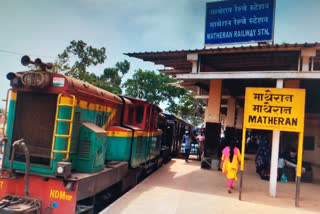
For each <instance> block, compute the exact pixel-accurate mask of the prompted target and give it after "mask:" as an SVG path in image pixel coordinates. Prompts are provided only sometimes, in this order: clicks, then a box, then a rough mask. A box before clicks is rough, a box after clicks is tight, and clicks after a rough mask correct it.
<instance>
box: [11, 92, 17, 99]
mask: <svg viewBox="0 0 320 214" xmlns="http://www.w3.org/2000/svg"><path fill="white" fill-rule="evenodd" d="M11 100H14V101H16V100H17V92H12V93H11Z"/></svg>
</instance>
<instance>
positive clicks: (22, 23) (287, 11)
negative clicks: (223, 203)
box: [0, 0, 320, 107]
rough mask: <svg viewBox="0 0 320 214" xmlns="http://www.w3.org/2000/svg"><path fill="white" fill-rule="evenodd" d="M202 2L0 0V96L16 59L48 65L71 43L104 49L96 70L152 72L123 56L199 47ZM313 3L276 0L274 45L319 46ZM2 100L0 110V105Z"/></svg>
mask: <svg viewBox="0 0 320 214" xmlns="http://www.w3.org/2000/svg"><path fill="white" fill-rule="evenodd" d="M206 2H207V1H205V0H68V1H66V0H1V1H0V27H1V28H0V29H1V34H0V66H1V70H0V98H1V99H2V98H5V96H6V91H7V89H8V88H9V81H8V80H7V79H6V77H5V75H6V74H7V73H8V72H17V71H22V70H25V69H26V68H25V67H23V66H22V65H21V64H20V58H21V55H18V54H9V53H5V52H3V51H11V52H15V53H21V54H28V55H30V56H31V58H33V59H34V58H36V57H38V56H41V58H42V60H43V61H54V60H55V57H56V56H57V55H58V54H59V53H61V52H62V51H63V50H64V48H65V47H66V46H67V45H68V44H69V42H70V41H71V40H83V41H85V42H86V43H88V44H89V45H92V46H94V47H98V48H100V47H106V49H107V57H108V59H107V61H106V63H105V64H104V65H102V66H98V67H96V68H92V70H91V71H92V72H96V73H99V72H102V70H103V68H105V67H107V66H113V65H114V64H115V63H116V62H117V61H121V60H124V59H127V60H128V61H129V62H131V70H130V74H129V75H128V76H127V77H126V78H128V77H130V76H131V75H132V73H133V72H134V70H136V69H138V68H142V69H149V70H156V69H157V68H159V67H156V66H154V65H153V64H152V63H147V62H143V61H141V60H137V59H134V58H129V57H127V56H125V55H123V53H126V52H144V51H165V50H177V49H194V48H202V47H203V43H204V21H205V3H206ZM319 11H320V1H319V0H303V1H296V0H294V1H293V0H277V4H276V22H275V23H276V24H275V36H274V38H275V43H279V44H281V43H283V42H286V43H304V42H320V30H319V20H320V14H319ZM3 106H4V104H3V102H2V103H1V104H0V107H3Z"/></svg>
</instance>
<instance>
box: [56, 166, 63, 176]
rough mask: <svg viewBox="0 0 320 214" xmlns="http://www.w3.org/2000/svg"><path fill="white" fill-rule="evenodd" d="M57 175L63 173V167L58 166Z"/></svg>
mask: <svg viewBox="0 0 320 214" xmlns="http://www.w3.org/2000/svg"><path fill="white" fill-rule="evenodd" d="M57 173H59V174H62V173H63V167H62V166H58V168H57Z"/></svg>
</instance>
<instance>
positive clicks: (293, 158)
mask: <svg viewBox="0 0 320 214" xmlns="http://www.w3.org/2000/svg"><path fill="white" fill-rule="evenodd" d="M255 162H256V172H257V173H258V174H259V175H260V177H261V179H264V180H269V179H270V165H271V144H270V142H269V141H268V139H267V137H262V139H261V140H260V142H259V145H258V149H257V152H256V159H255ZM278 168H287V169H290V168H291V169H293V170H292V172H293V173H295V170H296V168H297V150H296V149H295V148H294V147H289V148H288V149H287V150H286V151H285V152H284V153H282V154H279V162H278ZM310 170H311V165H310V164H309V163H307V162H302V173H305V172H307V171H310ZM280 176H281V175H279V176H278V178H279V179H280ZM293 176H294V175H293Z"/></svg>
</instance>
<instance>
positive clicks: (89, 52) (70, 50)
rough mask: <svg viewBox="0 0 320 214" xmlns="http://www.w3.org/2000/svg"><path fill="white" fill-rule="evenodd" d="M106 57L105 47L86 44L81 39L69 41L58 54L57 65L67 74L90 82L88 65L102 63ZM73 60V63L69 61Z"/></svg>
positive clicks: (90, 76)
mask: <svg viewBox="0 0 320 214" xmlns="http://www.w3.org/2000/svg"><path fill="white" fill-rule="evenodd" d="M106 59H107V55H106V49H105V48H104V47H102V48H100V49H99V48H94V47H92V46H88V45H87V43H85V42H84V41H82V40H79V41H75V40H73V41H71V42H70V45H69V46H68V47H66V49H65V50H64V51H63V52H62V53H61V54H59V55H58V60H57V63H56V64H57V67H58V69H59V71H61V72H63V73H64V74H65V75H67V76H71V77H73V78H76V79H79V80H83V81H87V82H89V83H92V81H93V79H92V77H93V76H92V75H90V72H88V71H87V69H88V67H89V66H92V65H98V64H103V63H104V61H105V60H106ZM71 62H73V65H70V63H71Z"/></svg>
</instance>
